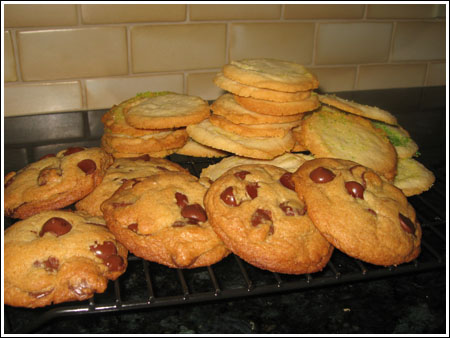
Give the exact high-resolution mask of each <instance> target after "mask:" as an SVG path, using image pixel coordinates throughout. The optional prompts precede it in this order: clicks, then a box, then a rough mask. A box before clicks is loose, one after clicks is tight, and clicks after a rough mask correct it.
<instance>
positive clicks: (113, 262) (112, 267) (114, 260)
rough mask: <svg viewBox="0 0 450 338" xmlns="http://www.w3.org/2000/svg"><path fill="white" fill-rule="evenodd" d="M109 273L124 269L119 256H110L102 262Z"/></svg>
mask: <svg viewBox="0 0 450 338" xmlns="http://www.w3.org/2000/svg"><path fill="white" fill-rule="evenodd" d="M103 262H104V263H105V265H106V266H107V267H108V270H109V271H120V270H123V268H124V261H123V258H122V257H120V256H119V255H111V256H109V257H107V258H106V259H104V260H103Z"/></svg>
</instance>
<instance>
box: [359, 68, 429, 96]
mask: <svg viewBox="0 0 450 338" xmlns="http://www.w3.org/2000/svg"><path fill="white" fill-rule="evenodd" d="M426 70H427V65H426V64H399V65H376V66H375V65H374V66H369V65H367V66H361V67H360V70H359V77H358V81H357V84H356V88H357V89H360V90H365V89H380V88H408V87H421V86H423V85H424V83H425V75H426Z"/></svg>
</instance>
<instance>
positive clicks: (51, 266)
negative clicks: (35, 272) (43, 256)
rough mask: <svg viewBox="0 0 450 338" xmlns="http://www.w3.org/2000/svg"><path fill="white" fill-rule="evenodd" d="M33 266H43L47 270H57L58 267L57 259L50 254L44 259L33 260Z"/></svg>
mask: <svg viewBox="0 0 450 338" xmlns="http://www.w3.org/2000/svg"><path fill="white" fill-rule="evenodd" d="M33 266H35V267H37V268H44V269H45V271H47V272H53V271H58V269H59V260H58V258H55V257H53V256H50V257H49V258H48V259H47V260H45V261H35V262H34V263H33Z"/></svg>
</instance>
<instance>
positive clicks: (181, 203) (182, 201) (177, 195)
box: [175, 192, 189, 208]
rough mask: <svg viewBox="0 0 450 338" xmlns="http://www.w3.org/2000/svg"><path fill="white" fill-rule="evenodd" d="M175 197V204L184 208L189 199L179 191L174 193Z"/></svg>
mask: <svg viewBox="0 0 450 338" xmlns="http://www.w3.org/2000/svg"><path fill="white" fill-rule="evenodd" d="M175 199H176V200H177V205H178V206H179V207H180V208H184V207H185V206H186V205H188V204H189V200H188V198H187V196H186V195H185V194H182V193H181V192H176V193H175Z"/></svg>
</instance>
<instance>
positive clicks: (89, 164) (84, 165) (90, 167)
mask: <svg viewBox="0 0 450 338" xmlns="http://www.w3.org/2000/svg"><path fill="white" fill-rule="evenodd" d="M77 166H78V168H80V169H81V170H83V171H84V173H85V174H86V175H90V174H92V173H94V172H95V170H96V169H97V165H96V164H95V162H94V161H92V160H90V159H85V160H83V161H80V162H79V163H78V164H77Z"/></svg>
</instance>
